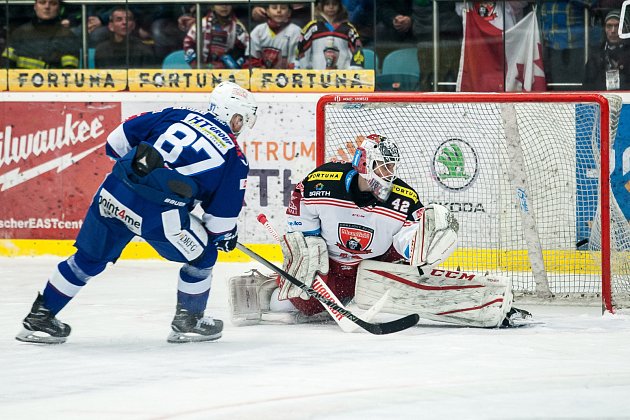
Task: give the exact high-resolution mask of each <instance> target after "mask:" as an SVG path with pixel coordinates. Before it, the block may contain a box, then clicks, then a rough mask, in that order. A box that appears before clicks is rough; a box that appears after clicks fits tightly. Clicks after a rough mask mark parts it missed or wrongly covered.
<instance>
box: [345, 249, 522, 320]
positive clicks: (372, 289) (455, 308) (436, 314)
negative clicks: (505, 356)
mask: <svg viewBox="0 0 630 420" xmlns="http://www.w3.org/2000/svg"><path fill="white" fill-rule="evenodd" d="M387 290H389V293H390V298H389V299H388V301H387V303H386V304H385V306H384V307H383V309H382V311H383V312H389V313H394V314H402V315H406V314H409V313H417V314H419V315H420V317H421V318H424V319H428V320H432V321H440V322H447V323H451V324H457V325H462V326H470V327H498V326H501V324H502V322H503V320H504V319H505V317H506V314H507V313H508V311H509V310H510V309H511V307H512V300H513V296H512V285H511V281H510V280H509V279H507V278H504V277H499V276H482V275H478V274H473V273H465V272H462V271H450V270H443V269H437V268H436V269H433V270H431V273H430V274H427V275H423V276H420V274H419V273H418V269H417V268H416V267H412V266H408V265H401V264H390V263H384V262H380V261H373V260H366V261H363V262H361V264H360V265H359V270H358V274H357V283H356V290H355V302H356V303H357V305H358V306H359V307H360V308H362V309H366V308H368V307H369V306H371V305H373V304H374V303H375V302H376V301H377V300H378V299H379V298H380V297H381V296H382V295H383V293H385V292H386V291H387Z"/></svg>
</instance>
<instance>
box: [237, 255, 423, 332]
mask: <svg viewBox="0 0 630 420" xmlns="http://www.w3.org/2000/svg"><path fill="white" fill-rule="evenodd" d="M236 247H237V248H238V249H239V250H241V251H242V252H243V253H245V254H246V255H248V256H250V257H251V258H253V259H255V260H256V261H258V262H259V263H261V264H262V265H264V266H265V267H267V268H268V269H270V270H273V271H275V272H276V273H278V274H279V275H281V276H282V277H284V278H285V279H287V280H288V281H290V282H291V283H293V284H294V285H295V286H297V287H299V288H300V289H302V291H304V292H306V294H307V295H309V296H310V297H312V298H314V299H317V300H318V301H320V302H321V303H323V304H324V305H326V306H328V307H330V308H331V309H334V310H335V311H337V312H338V313H339V314H340V315H343V316H344V317H346V318H348V319H349V320H350V321H352V322H354V323H355V324H357V325H358V326H359V327H361V328H363V329H364V330H366V331H367V332H369V333H372V334H376V335H384V334H391V333H395V332H398V331H402V330H406V329H407V328H410V327H413V326H414V325H416V324H417V323H418V321H420V317H419V316H418V314H411V315H407V316H404V317H402V318H399V319H395V320H393V321H389V322H383V323H371V322H366V321H364V320H362V319H361V318H359V317H358V316H356V315H355V314H353V313H352V312H350V311H349V310H347V309H345V308H343V307H341V306H339V305H337V304H336V303H335V302H333V301H332V300H330V299H328V298H326V297H324V296H322V295H321V294H320V293H318V292H317V291H316V290H314V289H313V288H312V287H308V286H307V285H305V284H304V283H302V282H301V281H299V280H298V279H296V278H295V277H293V276H292V275H290V274H289V273H287V272H286V271H284V270H282V269H281V268H280V267H278V266H276V265H275V264H273V263H272V262H270V261H268V260H266V259H265V258H263V257H261V256H260V255H258V254H257V253H255V252H254V251H252V250H251V249H249V248H247V247H246V246H245V245H243V244H242V243H240V242H237V243H236Z"/></svg>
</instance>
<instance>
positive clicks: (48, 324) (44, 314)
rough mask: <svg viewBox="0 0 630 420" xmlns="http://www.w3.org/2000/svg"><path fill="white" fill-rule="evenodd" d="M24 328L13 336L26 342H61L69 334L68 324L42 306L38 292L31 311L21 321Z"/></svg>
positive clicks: (42, 298) (42, 301)
mask: <svg viewBox="0 0 630 420" xmlns="http://www.w3.org/2000/svg"><path fill="white" fill-rule="evenodd" d="M22 325H23V326H24V329H22V331H20V333H18V335H17V336H16V337H15V339H16V340H19V341H24V342H27V343H42V344H61V343H65V341H66V338H67V337H68V336H69V335H70V325H68V324H64V323H63V322H61V321H59V320H58V319H57V318H55V316H54V315H53V314H52V313H50V309H48V308H46V307H45V306H44V297H43V296H42V295H41V294H40V293H38V294H37V299H35V302H33V307H32V308H31V312H30V313H29V314H28V315H26V318H24V321H22Z"/></svg>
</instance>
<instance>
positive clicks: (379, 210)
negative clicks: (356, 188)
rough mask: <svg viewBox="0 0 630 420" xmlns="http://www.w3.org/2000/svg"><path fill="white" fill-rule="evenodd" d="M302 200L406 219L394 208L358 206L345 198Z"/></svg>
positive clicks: (396, 218) (306, 203)
mask: <svg viewBox="0 0 630 420" xmlns="http://www.w3.org/2000/svg"><path fill="white" fill-rule="evenodd" d="M303 202H304V204H305V205H324V206H333V207H343V208H346V209H360V210H363V211H366V212H368V213H378V214H381V215H383V216H387V217H390V218H392V219H395V220H399V221H405V220H407V215H406V214H404V213H400V212H397V211H395V210H390V209H386V208H384V207H363V208H360V207H359V206H357V205H356V204H354V203H351V202H349V201H346V200H338V199H335V198H305V199H303Z"/></svg>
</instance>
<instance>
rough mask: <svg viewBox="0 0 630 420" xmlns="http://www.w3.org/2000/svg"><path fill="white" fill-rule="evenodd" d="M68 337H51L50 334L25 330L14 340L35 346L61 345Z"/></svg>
mask: <svg viewBox="0 0 630 420" xmlns="http://www.w3.org/2000/svg"><path fill="white" fill-rule="evenodd" d="M67 338H68V337H53V336H52V335H50V334H47V333H45V332H41V331H30V330H27V329H26V328H24V329H22V331H20V332H19V333H18V335H16V336H15V339H16V340H18V341H21V342H23V343H35V344H62V343H65V342H66V340H67Z"/></svg>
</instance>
